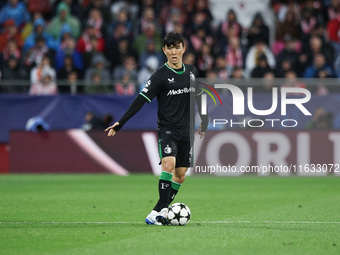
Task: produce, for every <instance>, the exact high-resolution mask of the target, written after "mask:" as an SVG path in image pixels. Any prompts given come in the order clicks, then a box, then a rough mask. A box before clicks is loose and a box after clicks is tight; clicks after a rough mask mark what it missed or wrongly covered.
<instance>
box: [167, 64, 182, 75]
mask: <svg viewBox="0 0 340 255" xmlns="http://www.w3.org/2000/svg"><path fill="white" fill-rule="evenodd" d="M182 65H183V71H179V72H177V71H176V70H175V69H173V68H171V67H170V66H168V64H167V63H165V66H166V67H167V68H169V69H170V70H171V71H173V72H175V73H177V74H184V72H185V65H184V64H183V63H182Z"/></svg>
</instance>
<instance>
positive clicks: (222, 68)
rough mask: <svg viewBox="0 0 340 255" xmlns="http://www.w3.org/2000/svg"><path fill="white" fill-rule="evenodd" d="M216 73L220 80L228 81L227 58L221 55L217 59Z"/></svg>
mask: <svg viewBox="0 0 340 255" xmlns="http://www.w3.org/2000/svg"><path fill="white" fill-rule="evenodd" d="M215 71H216V73H217V78H218V79H227V78H228V76H229V75H228V65H227V60H226V58H225V56H223V55H220V56H217V57H216V59H215Z"/></svg>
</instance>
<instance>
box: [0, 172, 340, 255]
mask: <svg viewBox="0 0 340 255" xmlns="http://www.w3.org/2000/svg"><path fill="white" fill-rule="evenodd" d="M157 180H158V179H157V177H155V176H152V175H130V176H128V177H121V176H114V175H1V176H0V254H6V255H10V254H25V255H26V254H28V255H29V254H34V255H35V254H72V255H74V254H176V255H177V254H209V255H212V254H261V255H262V254H318V255H320V254H340V178H335V177H324V178H302V177H287V178H278V177H262V178H260V177H241V178H236V177H233V178H209V177H188V178H187V180H186V183H185V184H184V185H183V186H182V187H181V190H180V193H179V194H178V196H177V198H176V200H175V201H176V202H183V203H185V204H187V205H188V206H189V207H190V209H191V212H192V219H191V222H190V223H189V224H188V225H186V226H184V227H179V226H148V225H146V224H144V219H145V216H146V215H147V214H148V213H149V211H150V210H151V209H152V207H153V205H154V204H155V202H156V199H157V196H158V194H157V193H158V191H157Z"/></svg>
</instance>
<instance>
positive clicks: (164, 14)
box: [159, 0, 188, 26]
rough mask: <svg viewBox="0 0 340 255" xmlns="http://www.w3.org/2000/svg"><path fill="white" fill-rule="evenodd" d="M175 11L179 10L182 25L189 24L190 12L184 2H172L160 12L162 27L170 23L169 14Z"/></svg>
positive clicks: (180, 0)
mask: <svg viewBox="0 0 340 255" xmlns="http://www.w3.org/2000/svg"><path fill="white" fill-rule="evenodd" d="M173 9H177V10H178V12H179V17H180V19H179V20H180V23H182V24H186V23H187V22H188V12H187V10H186V8H185V4H184V0H171V1H170V4H167V5H164V6H163V7H162V8H161V10H160V14H159V19H160V23H161V25H162V26H164V25H165V24H166V22H167V21H168V19H169V14H170V13H171V10H173Z"/></svg>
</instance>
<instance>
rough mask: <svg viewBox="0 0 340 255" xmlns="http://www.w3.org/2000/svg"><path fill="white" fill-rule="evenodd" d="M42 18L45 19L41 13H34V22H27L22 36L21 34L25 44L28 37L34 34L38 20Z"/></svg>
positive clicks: (22, 30) (21, 32)
mask: <svg viewBox="0 0 340 255" xmlns="http://www.w3.org/2000/svg"><path fill="white" fill-rule="evenodd" d="M40 18H42V19H43V15H42V13H41V12H35V13H32V20H31V21H29V22H27V23H26V24H25V25H24V26H23V28H22V29H21V31H20V34H21V39H22V40H23V41H24V42H25V41H26V39H27V37H29V36H30V35H31V34H32V33H33V30H34V22H35V21H36V20H37V19H40Z"/></svg>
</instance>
